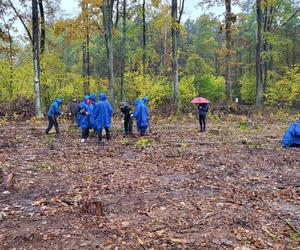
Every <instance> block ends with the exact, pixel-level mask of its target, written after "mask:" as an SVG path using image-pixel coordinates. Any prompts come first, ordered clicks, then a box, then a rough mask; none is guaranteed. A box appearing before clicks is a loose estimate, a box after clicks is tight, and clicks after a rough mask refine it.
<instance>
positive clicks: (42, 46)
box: [38, 0, 46, 55]
mask: <svg viewBox="0 0 300 250" xmlns="http://www.w3.org/2000/svg"><path fill="white" fill-rule="evenodd" d="M38 1H39V2H38V3H39V10H40V15H41V43H40V52H41V55H43V54H44V52H45V43H46V23H45V12H44V6H43V0H38Z"/></svg>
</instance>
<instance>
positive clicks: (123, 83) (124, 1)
mask: <svg viewBox="0 0 300 250" xmlns="http://www.w3.org/2000/svg"><path fill="white" fill-rule="evenodd" d="M126 5H127V3H126V0H123V14H122V19H123V30H122V32H123V36H122V46H121V60H122V62H121V82H120V88H121V100H122V101H123V100H124V98H125V82H124V74H125V58H126V41H127V31H126V29H127V26H126V23H127V22H126V21H127V16H126V15H127V14H126V7H127V6H126Z"/></svg>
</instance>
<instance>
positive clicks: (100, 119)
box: [94, 93, 113, 143]
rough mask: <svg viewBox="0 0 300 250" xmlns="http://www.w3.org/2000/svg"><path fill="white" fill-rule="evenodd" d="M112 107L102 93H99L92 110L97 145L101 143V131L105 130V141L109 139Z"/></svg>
mask: <svg viewBox="0 0 300 250" xmlns="http://www.w3.org/2000/svg"><path fill="white" fill-rule="evenodd" d="M112 111H113V109H112V107H111V105H110V103H109V101H108V100H107V98H106V95H105V94H104V93H100V95H99V101H98V102H97V104H96V106H95V108H94V116H95V128H96V131H97V133H98V143H100V142H101V141H102V129H103V128H104V129H105V132H106V139H107V140H109V139H110V132H109V129H110V125H111V117H112Z"/></svg>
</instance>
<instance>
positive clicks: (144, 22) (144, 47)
mask: <svg viewBox="0 0 300 250" xmlns="http://www.w3.org/2000/svg"><path fill="white" fill-rule="evenodd" d="M142 9H143V10H142V11H143V76H144V77H145V75H146V0H143V8H142Z"/></svg>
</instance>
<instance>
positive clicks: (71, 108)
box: [68, 101, 79, 117]
mask: <svg viewBox="0 0 300 250" xmlns="http://www.w3.org/2000/svg"><path fill="white" fill-rule="evenodd" d="M78 107H79V104H78V102H77V101H76V102H74V101H71V102H70V103H69V105H68V113H69V114H71V115H72V116H75V117H77V113H78Z"/></svg>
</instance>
